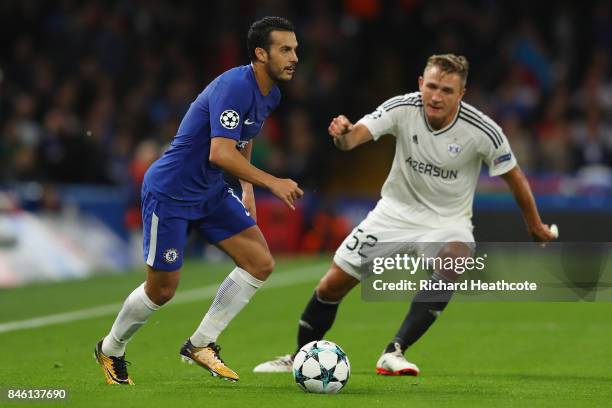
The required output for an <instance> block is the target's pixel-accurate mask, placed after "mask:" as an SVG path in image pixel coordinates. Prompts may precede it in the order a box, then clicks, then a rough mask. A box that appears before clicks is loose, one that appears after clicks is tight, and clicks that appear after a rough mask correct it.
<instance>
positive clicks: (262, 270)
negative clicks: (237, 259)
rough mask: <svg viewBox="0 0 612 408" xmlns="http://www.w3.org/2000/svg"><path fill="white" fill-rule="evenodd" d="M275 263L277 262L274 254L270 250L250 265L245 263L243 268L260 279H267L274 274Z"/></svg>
mask: <svg viewBox="0 0 612 408" xmlns="http://www.w3.org/2000/svg"><path fill="white" fill-rule="evenodd" d="M275 265H276V263H275V261H274V258H273V257H272V254H270V253H269V252H268V253H267V254H266V255H263V256H261V257H259V259H257V260H256V261H254V262H251V263H250V264H249V265H245V266H244V267H243V269H245V270H246V271H248V272H249V273H250V274H251V275H253V276H254V277H255V278H257V279H259V280H266V279H268V277H269V276H270V275H271V274H272V271H273V270H274V266H275Z"/></svg>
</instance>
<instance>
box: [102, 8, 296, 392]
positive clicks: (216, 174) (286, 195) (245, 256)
mask: <svg viewBox="0 0 612 408" xmlns="http://www.w3.org/2000/svg"><path fill="white" fill-rule="evenodd" d="M247 45H248V50H249V57H250V60H251V64H250V65H244V66H240V67H236V68H233V69H230V70H229V71H226V72H225V73H223V74H221V75H220V76H219V77H217V78H216V79H215V80H214V81H212V82H211V83H210V84H209V85H208V86H207V87H206V88H205V89H204V91H203V92H202V93H200V95H198V97H197V98H196V100H195V101H194V102H193V103H192V104H191V106H190V108H189V110H188V111H187V113H186V114H185V117H184V118H183V120H182V122H181V124H180V126H179V129H178V132H177V134H176V136H175V138H174V139H173V140H172V143H171V145H170V148H169V149H168V150H167V151H166V152H165V153H164V154H163V156H162V157H161V158H160V159H159V160H157V161H156V162H155V163H154V164H153V165H152V166H151V167H150V168H149V170H148V171H147V173H146V175H145V179H144V183H143V186H142V216H143V217H142V218H143V230H144V243H143V249H144V259H145V262H146V265H147V278H146V281H145V282H144V283H143V284H142V285H140V286H139V287H137V288H136V289H135V290H134V291H133V292H132V293H131V294H130V295H129V296H128V298H127V299H126V301H125V303H124V304H123V307H122V309H121V311H120V312H119V314H118V316H117V318H116V320H115V322H114V324H113V326H112V328H111V330H110V333H109V334H108V335H107V336H106V337H104V338H103V339H102V340H101V341H100V342H99V343H98V344H97V345H96V347H95V356H96V359H97V361H98V363H99V364H100V366H101V367H102V371H103V373H104V377H105V379H106V382H107V383H108V384H133V382H132V380H131V379H130V377H129V375H128V373H127V367H126V361H125V348H126V345H127V343H128V341H129V340H130V339H131V338H132V336H133V335H134V333H135V332H136V331H137V330H138V329H139V328H140V327H141V326H142V325H143V324H144V323H145V322H146V321H147V319H148V318H149V316H150V315H151V314H152V313H153V312H155V311H156V310H157V309H159V308H160V306H162V305H163V304H164V303H166V302H168V301H169V300H170V299H171V298H172V297H173V295H174V293H175V291H176V288H177V286H178V283H179V278H180V270H181V266H182V264H183V250H184V247H185V243H186V241H187V235H188V231H189V230H190V229H196V230H197V231H198V232H199V233H200V234H202V235H203V236H204V237H205V238H206V239H207V240H208V241H209V242H210V243H212V244H215V245H216V246H218V247H219V248H220V249H221V250H223V251H224V252H225V253H227V254H228V255H229V256H230V257H231V258H232V259H233V260H234V262H235V263H236V268H234V270H232V271H231V273H230V274H229V275H228V276H227V278H226V279H225V280H224V281H223V283H221V286H220V287H219V290H218V292H217V295H216V297H215V299H214V301H213V303H212V305H211V306H210V309H209V310H208V312H207V313H206V315H205V316H204V318H203V320H202V322H201V323H200V325H199V327H198V328H197V329H196V331H195V332H194V333H193V334H192V335H191V337H190V338H188V339H187V341H186V342H185V344H184V345H183V347H182V348H181V349H180V356H181V358H182V359H183V360H185V361H188V362H190V363H196V364H198V365H200V366H201V367H203V368H205V369H207V370H209V371H210V372H211V374H213V375H214V376H218V377H220V378H223V379H226V380H230V381H238V379H239V376H238V374H236V373H235V372H234V371H233V370H232V369H230V368H229V367H228V366H226V365H225V363H224V361H223V360H222V359H221V357H220V356H219V350H220V347H219V346H218V345H217V344H216V341H217V337H218V336H219V335H220V333H221V332H222V331H223V330H224V329H225V327H226V326H227V325H228V324H229V322H231V321H232V319H233V318H234V317H235V316H236V315H237V314H238V313H239V312H240V310H242V308H243V307H244V306H245V305H246V304H247V303H248V302H249V300H250V299H251V297H252V296H253V295H254V294H255V292H256V291H257V289H258V288H259V287H260V286H261V285H262V284H263V283H264V282H265V280H266V279H267V278H268V276H269V275H270V274H271V273H272V270H273V269H274V259H273V258H272V255H271V254H270V250H269V249H268V245H267V244H266V241H265V239H264V237H263V235H262V233H261V231H260V230H259V228H258V227H257V224H256V221H255V200H254V196H253V184H255V185H258V186H260V187H264V188H267V189H268V190H270V191H271V192H272V193H273V194H274V195H275V196H277V197H278V198H279V199H281V200H282V201H283V202H284V203H285V204H286V205H288V206H289V207H290V208H292V209H295V207H294V201H295V200H296V199H298V198H300V197H301V196H302V195H303V192H302V190H301V189H300V188H299V187H298V185H297V184H296V183H295V182H294V181H293V180H290V179H280V178H276V177H274V176H272V175H270V174H268V173H266V172H264V171H261V170H259V169H257V168H256V167H254V166H253V165H251V163H250V158H251V151H252V149H253V143H252V141H251V140H252V139H253V138H254V137H255V136H256V135H257V134H258V133H259V131H260V129H261V127H262V125H263V121H264V120H265V118H266V117H267V116H268V115H269V114H270V112H272V111H273V110H274V109H275V108H276V107H277V106H278V104H279V102H280V91H279V89H278V86H277V85H276V84H277V83H278V82H284V81H289V80H291V79H292V77H293V74H294V72H295V67H296V64H297V62H298V58H297V54H296V49H297V46H298V44H297V40H296V36H295V33H294V28H293V25H292V24H291V23H290V22H289V21H288V20H286V19H284V18H280V17H265V18H263V19H261V20H259V21H256V22H255V23H253V24H252V25H251V27H250V29H249V32H248V36H247ZM224 171H226V172H228V173H230V174H232V175H234V176H236V177H237V178H238V179H239V180H240V183H241V186H242V189H243V194H242V200H240V199H239V198H238V197H237V196H236V195H235V194H234V192H233V191H232V189H231V188H229V186H228V185H227V184H226V183H225V181H224V179H223V172H224Z"/></svg>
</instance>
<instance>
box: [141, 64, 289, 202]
mask: <svg viewBox="0 0 612 408" xmlns="http://www.w3.org/2000/svg"><path fill="white" fill-rule="evenodd" d="M279 102H280V91H279V89H278V87H277V86H274V88H273V89H272V90H271V91H270V93H268V95H266V96H264V95H262V93H261V92H260V90H259V87H258V86H257V81H256V80H255V74H254V72H253V67H252V66H251V65H244V66H240V67H236V68H233V69H230V70H229V71H226V72H224V73H223V74H221V75H220V76H218V77H217V78H216V79H215V80H213V81H212V82H211V83H210V84H209V85H208V86H207V87H206V88H205V89H204V91H202V93H200V94H199V95H198V97H197V98H196V100H195V101H194V102H193V103H192V104H191V106H190V107H189V110H188V111H187V113H186V114H185V116H184V117H183V120H182V121H181V124H180V126H179V128H178V131H177V134H176V136H175V137H174V139H173V140H172V142H171V143H170V148H169V149H168V150H167V151H166V152H165V153H164V154H163V155H162V157H160V158H159V159H158V160H157V161H156V162H155V163H153V165H151V167H150V168H149V169H148V170H147V173H146V174H145V178H144V183H145V186H146V188H147V189H148V190H149V191H151V192H152V193H153V194H154V195H155V196H156V197H157V198H158V199H159V200H160V201H166V202H172V203H173V204H179V205H180V204H185V205H193V204H197V203H201V202H203V201H206V200H209V199H213V198H214V197H216V196H218V195H219V193H220V192H221V190H223V188H224V186H225V181H224V179H223V171H222V170H221V169H220V168H218V167H217V166H215V165H214V164H212V163H210V161H209V160H208V157H209V153H210V142H211V138H213V137H226V138H230V139H234V140H235V141H236V145H237V147H238V148H240V149H242V148H243V147H244V146H245V145H246V144H247V143H249V141H250V140H251V139H252V138H254V137H255V136H256V135H257V134H258V133H259V131H260V129H261V127H262V126H263V122H264V120H265V119H266V117H267V116H268V115H269V114H270V113H271V112H272V111H273V110H274V109H275V108H276V107H277V106H278V104H279Z"/></svg>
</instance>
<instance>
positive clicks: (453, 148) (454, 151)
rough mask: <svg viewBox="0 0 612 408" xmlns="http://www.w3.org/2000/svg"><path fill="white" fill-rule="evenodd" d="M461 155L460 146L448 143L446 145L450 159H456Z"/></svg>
mask: <svg viewBox="0 0 612 408" xmlns="http://www.w3.org/2000/svg"><path fill="white" fill-rule="evenodd" d="M459 153H461V146H460V145H458V144H457V143H449V144H448V154H450V157H457V155H459Z"/></svg>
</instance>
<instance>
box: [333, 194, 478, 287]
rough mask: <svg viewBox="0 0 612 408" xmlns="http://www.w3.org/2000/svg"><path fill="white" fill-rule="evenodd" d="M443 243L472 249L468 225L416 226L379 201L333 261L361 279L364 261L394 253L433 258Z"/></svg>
mask: <svg viewBox="0 0 612 408" xmlns="http://www.w3.org/2000/svg"><path fill="white" fill-rule="evenodd" d="M432 224H433V223H432ZM447 242H465V243H467V244H468V245H469V246H470V247H471V248H472V250H473V249H474V248H475V244H474V235H473V234H472V226H471V223H469V222H466V221H465V220H460V221H458V222H456V223H454V224H453V223H449V224H446V225H444V226H439V225H438V226H437V225H430V226H425V225H423V224H421V223H419V224H417V223H414V222H411V221H410V220H409V217H402V218H399V217H398V216H397V214H396V213H394V212H393V211H390V210H389V208H388V206H386V205H385V203H384V202H383V200H381V201H379V202H378V204H377V205H376V207H375V208H374V209H373V210H372V211H370V212H369V214H368V216H367V217H366V218H365V219H364V220H363V221H361V223H360V224H359V225H357V226H356V227H355V228H354V229H353V231H352V232H351V233H350V234H349V235H348V236H347V237H346V239H345V240H344V241H343V242H342V244H340V247H338V249H337V250H336V254H335V255H334V262H335V263H336V265H338V266H339V267H340V268H341V269H342V270H343V271H345V272H346V273H348V274H349V275H351V276H353V277H354V278H356V279H359V280H361V278H362V277H361V273H360V270H361V269H360V268H361V265H362V263H364V260H367V259H372V257H374V256H376V257H385V256H392V255H393V254H395V253H397V252H398V251H403V252H407V253H412V254H413V255H414V256H420V255H424V256H425V257H435V256H437V255H438V253H439V252H440V250H441V249H442V247H443V245H444V244H445V243H447ZM366 262H367V261H366Z"/></svg>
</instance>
